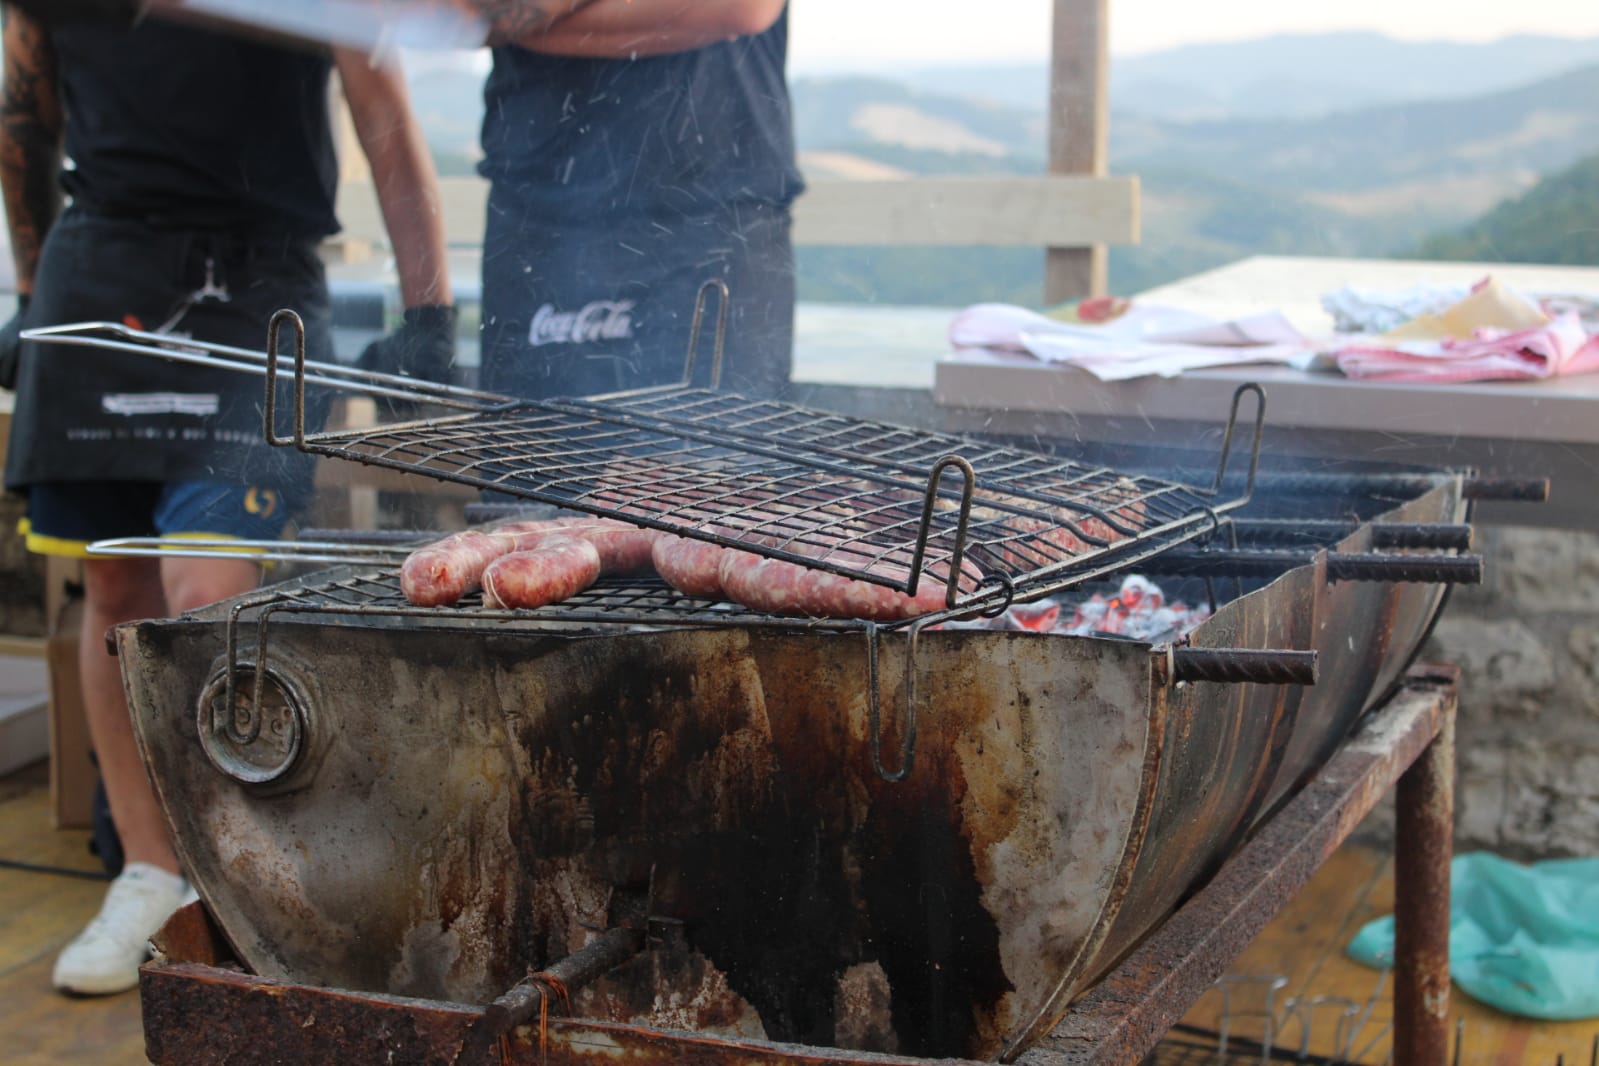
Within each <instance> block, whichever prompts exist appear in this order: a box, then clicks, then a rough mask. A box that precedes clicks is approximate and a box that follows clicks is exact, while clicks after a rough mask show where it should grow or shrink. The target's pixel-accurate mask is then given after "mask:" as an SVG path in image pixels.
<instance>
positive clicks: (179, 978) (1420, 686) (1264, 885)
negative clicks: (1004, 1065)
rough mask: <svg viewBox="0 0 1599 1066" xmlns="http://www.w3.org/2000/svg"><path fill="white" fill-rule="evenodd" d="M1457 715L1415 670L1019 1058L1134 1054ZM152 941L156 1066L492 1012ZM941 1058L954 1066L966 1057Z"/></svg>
mask: <svg viewBox="0 0 1599 1066" xmlns="http://www.w3.org/2000/svg"><path fill="white" fill-rule="evenodd" d="M1454 706H1455V704H1454V688H1453V676H1452V674H1450V673H1449V672H1446V671H1444V672H1440V671H1437V670H1417V671H1415V672H1413V674H1412V675H1411V678H1410V680H1409V682H1408V683H1407V686H1406V688H1405V689H1403V690H1402V691H1401V693H1400V695H1399V696H1398V697H1396V698H1395V699H1394V700H1393V701H1392V702H1391V703H1390V704H1389V705H1388V706H1386V707H1384V708H1383V709H1382V710H1381V711H1380V712H1378V713H1377V714H1375V715H1374V716H1373V717H1372V718H1371V719H1370V720H1369V721H1367V722H1366V723H1365V725H1364V727H1363V728H1362V729H1361V730H1360V731H1359V732H1358V733H1357V734H1356V735H1355V736H1354V737H1353V738H1352V739H1351V740H1350V741H1349V742H1348V744H1347V745H1346V746H1345V747H1344V748H1343V749H1342V750H1341V751H1340V752H1339V754H1338V755H1337V756H1336V757H1335V758H1334V759H1333V760H1331V761H1330V762H1329V763H1328V765H1327V766H1326V767H1324V768H1323V769H1322V770H1321V772H1320V773H1318V774H1317V775H1316V776H1315V778H1314V779H1313V780H1312V781H1311V782H1310V783H1309V784H1308V785H1307V786H1306V787H1305V788H1304V790H1302V791H1301V792H1300V793H1299V794H1298V795H1297V796H1295V797H1294V798H1293V799H1292V800H1291V801H1289V803H1288V804H1286V805H1285V806H1284V807H1283V809H1282V810H1281V811H1279V812H1278V813H1277V814H1276V815H1275V816H1273V817H1272V818H1271V819H1270V820H1268V821H1267V822H1266V823H1264V824H1263V825H1262V827H1261V828H1260V830H1259V831H1258V832H1257V833H1256V834H1255V836H1254V837H1253V838H1252V839H1251V840H1250V842H1249V843H1248V844H1246V845H1245V846H1244V848H1242V849H1241V850H1240V851H1239V852H1238V853H1237V854H1236V855H1234V856H1233V858H1231V859H1230V860H1229V861H1228V862H1227V863H1226V864H1225V865H1224V866H1223V867H1222V868H1221V870H1220V872H1219V873H1218V874H1217V875H1216V876H1215V877H1214V878H1213V879H1212V880H1211V881H1210V882H1209V883H1208V884H1207V885H1205V886H1204V888H1203V889H1201V890H1200V891H1199V892H1198V893H1197V894H1196V895H1195V896H1194V897H1193V899H1191V900H1190V901H1189V902H1188V903H1187V904H1185V905H1184V906H1183V907H1182V908H1181V909H1180V910H1179V911H1178V912H1177V914H1176V915H1174V916H1173V917H1172V918H1170V919H1169V920H1168V921H1167V922H1166V923H1164V924H1163V925H1162V927H1161V928H1159V929H1158V930H1157V931H1156V932H1155V933H1154V934H1153V935H1151V936H1150V937H1149V938H1148V939H1146V940H1145V941H1144V942H1143V943H1142V944H1141V945H1140V946H1139V947H1138V949H1137V950H1136V951H1135V952H1133V953H1132V954H1131V955H1130V956H1128V958H1127V959H1126V960H1125V961H1124V962H1123V963H1122V964H1121V965H1120V966H1118V967H1117V968H1116V969H1115V970H1114V971H1113V972H1112V973H1111V974H1110V975H1109V976H1108V977H1107V978H1106V979H1105V980H1104V981H1103V982H1101V983H1100V984H1099V985H1098V986H1096V987H1094V988H1093V989H1091V990H1090V991H1089V992H1088V993H1087V994H1086V995H1084V996H1083V997H1082V998H1081V999H1080V1000H1079V1001H1078V1002H1077V1003H1076V1004H1074V1005H1073V1007H1072V1008H1071V1010H1070V1011H1069V1013H1068V1014H1067V1015H1066V1017H1065V1018H1064V1019H1063V1020H1062V1021H1061V1023H1060V1024H1059V1025H1058V1026H1057V1027H1056V1028H1055V1030H1054V1031H1053V1032H1051V1033H1050V1034H1048V1035H1047V1036H1046V1037H1045V1038H1044V1039H1043V1040H1041V1041H1039V1042H1038V1044H1037V1045H1036V1046H1034V1047H1033V1048H1031V1049H1030V1050H1028V1051H1027V1052H1026V1053H1025V1054H1023V1055H1022V1056H1021V1057H1020V1059H1019V1061H1020V1062H1022V1063H1025V1064H1028V1066H1057V1064H1059V1066H1064V1064H1067V1063H1074V1064H1075V1063H1122V1062H1130V1061H1135V1060H1136V1059H1137V1058H1138V1057H1139V1056H1140V1055H1141V1054H1142V1053H1144V1052H1145V1051H1147V1050H1148V1049H1149V1048H1150V1047H1152V1046H1153V1044H1154V1042H1155V1041H1156V1040H1158V1039H1159V1037H1160V1035H1161V1034H1162V1033H1164V1032H1165V1030H1166V1029H1167V1028H1168V1027H1169V1025H1170V1024H1171V1023H1172V1022H1174V1021H1175V1020H1176V1019H1177V1018H1178V1017H1180V1016H1181V1014H1182V1013H1183V1011H1184V1010H1185V1009H1186V1008H1187V1006H1188V1004H1189V1003H1191V1002H1192V1000H1193V999H1194V998H1197V996H1198V995H1199V994H1200V993H1201V992H1203V991H1204V989H1205V988H1207V987H1209V984H1210V983H1211V982H1212V981H1213V980H1214V979H1215V977H1216V976H1218V975H1219V974H1220V973H1221V972H1222V971H1223V970H1224V969H1225V966H1226V964H1227V962H1228V961H1230V960H1231V959H1232V958H1233V957H1235V956H1236V954H1237V953H1238V951H1240V950H1241V949H1242V948H1243V946H1244V945H1245V944H1247V942H1248V941H1249V939H1250V938H1252V937H1253V936H1254V935H1255V933H1257V932H1258V931H1259V929H1260V928H1261V927H1262V926H1263V925H1264V924H1265V923H1266V921H1268V920H1269V918H1270V917H1271V915H1272V914H1273V913H1274V912H1275V911H1276V910H1277V909H1278V907H1279V906H1280V905H1281V904H1282V903H1283V902H1284V901H1285V900H1286V899H1287V898H1288V897H1289V896H1291V895H1292V894H1293V893H1294V892H1295V891H1296V890H1297V889H1298V888H1299V887H1301V886H1302V885H1303V883H1304V882H1305V881H1306V880H1307V879H1308V878H1309V876H1310V875H1311V873H1312V872H1313V871H1314V869H1315V868H1316V866H1317V865H1319V864H1320V862H1322V861H1323V860H1324V859H1325V858H1326V856H1327V855H1329V854H1331V852H1332V851H1333V850H1334V849H1335V848H1336V847H1337V846H1338V843H1339V842H1340V841H1341V840H1342V839H1344V837H1345V836H1347V834H1348V833H1349V832H1350V831H1351V830H1352V829H1353V828H1354V826H1355V825H1357V824H1358V823H1359V821H1360V819H1361V818H1362V817H1363V816H1364V814H1365V813H1366V812H1367V811H1368V810H1369V809H1370V807H1371V806H1372V805H1373V804H1374V803H1375V802H1376V800H1377V799H1378V798H1379V797H1380V796H1381V795H1382V794H1383V793H1384V792H1385V791H1386V790H1387V789H1388V788H1389V787H1390V786H1391V785H1392V784H1393V782H1394V781H1395V779H1396V778H1398V777H1399V775H1400V774H1401V773H1402V772H1404V771H1405V768H1406V766H1407V765H1412V764H1414V765H1415V766H1416V767H1417V768H1418V769H1422V768H1423V767H1425V766H1426V764H1427V761H1428V760H1432V761H1434V762H1436V763H1437V765H1435V766H1433V767H1432V768H1431V769H1422V772H1423V773H1432V772H1436V771H1438V770H1441V769H1444V768H1446V763H1444V762H1443V761H1442V758H1443V757H1442V756H1441V755H1440V753H1441V752H1443V751H1446V750H1447V749H1448V744H1449V738H1450V731H1449V726H1450V723H1451V722H1452V718H1453V713H1454ZM1435 737H1436V738H1437V739H1436V740H1435V739H1434V738H1435ZM1418 759H1419V760H1422V761H1420V762H1418V761H1417V760H1418ZM1414 772H1415V771H1412V773H1414ZM1434 798H1436V797H1434ZM1444 864H1445V866H1446V867H1447V858H1445V859H1444ZM1403 876H1404V874H1403V871H1401V877H1403ZM1401 884H1402V882H1401ZM1401 890H1402V891H1403V889H1401ZM156 943H157V947H158V953H157V956H156V958H155V960H154V961H152V962H151V963H150V964H148V965H146V966H145V967H144V969H143V971H142V972H141V993H142V995H141V999H142V1003H143V1007H144V1012H145V1031H146V1034H147V1049H148V1052H149V1054H150V1058H151V1060H152V1061H153V1062H155V1063H157V1064H160V1066H179V1064H182V1066H195V1064H210V1063H243V1064H247V1066H253V1064H255V1063H263V1064H265V1063H278V1062H285V1061H292V1062H337V1061H346V1062H383V1061H394V1062H406V1063H417V1064H432V1063H440V1064H443V1063H448V1062H450V1061H452V1059H453V1058H454V1055H455V1052H456V1049H457V1048H459V1047H460V1046H461V1043H462V1040H463V1038H464V1037H465V1036H466V1034H467V1031H468V1028H469V1027H470V1026H472V1025H473V1024H474V1023H476V1022H477V1021H478V1019H480V1018H481V1017H482V1016H483V1012H482V1011H480V1010H476V1009H470V1008H465V1007H461V1006H459V1005H457V1004H450V1003H439V1002H430V1001H426V1000H417V999H405V998H401V997H394V996H382V995H360V994H352V993H348V992H343V991H340V990H336V989H327V988H312V987H306V986H300V985H292V984H287V983H283V982H275V981H269V980H265V979H262V978H259V977H254V976H250V975H246V974H242V973H238V972H235V971H230V970H228V969H224V968H221V967H223V966H227V965H230V963H229V962H228V954H227V949H226V947H225V946H224V945H222V944H221V943H220V941H219V940H218V939H217V938H216V936H215V932H214V930H213V929H212V928H211V927H210V926H209V924H208V923H207V921H206V919H205V914H204V912H203V910H202V909H201V908H200V907H199V906H198V905H193V906H190V907H188V908H185V909H184V910H183V911H180V912H179V913H178V914H177V915H175V916H174V917H173V918H172V919H171V920H170V921H169V923H168V925H167V926H166V927H165V928H164V929H163V930H162V931H161V933H159V934H158V935H157V937H156ZM1445 943H1447V941H1445ZM1401 965H1403V962H1402V963H1401ZM1402 981H1403V978H1401V982H1402ZM1396 1016H1397V1017H1398V1018H1399V1023H1398V1024H1399V1027H1400V1031H1399V1032H1398V1033H1396V1047H1403V1046H1405V1045H1404V1044H1403V1043H1402V1042H1403V1041H1404V1040H1406V1039H1408V1037H1407V1036H1406V1034H1405V1032H1404V1027H1405V1026H1406V1025H1407V1016H1406V1014H1405V1013H1403V1011H1402V1010H1399V1009H1398V1008H1396ZM1439 1046H1440V1047H1441V1046H1442V1045H1441V1044H1440V1045H1439ZM498 1050H500V1051H501V1052H502V1054H503V1058H502V1059H501V1060H500V1061H502V1062H504V1063H506V1064H516V1066H533V1064H535V1063H537V1064H541V1066H543V1064H554V1066H568V1064H570V1066H588V1064H596V1066H597V1064H601V1063H606V1064H614V1063H617V1062H625V1063H628V1064H633V1066H655V1064H660V1066H668V1064H677V1063H683V1062H695V1063H702V1064H706V1066H824V1064H849V1066H925V1064H926V1061H927V1060H925V1059H921V1058H911V1057H906V1056H904V1055H898V1054H873V1055H869V1056H868V1055H861V1054H858V1053H852V1052H849V1051H840V1050H833V1049H828V1048H819V1047H813V1046H804V1045H796V1044H783V1043H774V1042H770V1041H765V1040H752V1039H717V1038H713V1037H707V1036H702V1035H697V1034H692V1033H683V1032H665V1031H661V1030H660V1029H654V1028H648V1027H641V1026H627V1025H617V1024H606V1023H602V1022H593V1021H586V1020H570V1021H568V1020H555V1019H551V1020H549V1022H548V1024H547V1026H544V1027H541V1026H539V1025H537V1024H530V1025H524V1026H521V1027H519V1028H516V1029H514V1030H513V1031H511V1032H509V1033H507V1034H506V1039H505V1040H504V1041H503V1042H501V1043H500V1044H499V1045H498ZM1401 1054H1403V1052H1401ZM944 1061H947V1062H950V1063H951V1066H960V1064H961V1063H962V1062H963V1061H964V1060H944ZM1401 1061H1407V1062H1410V1061H1417V1062H1442V1061H1443V1059H1442V1058H1441V1057H1439V1058H1426V1059H1411V1058H1405V1059H1401Z"/></svg>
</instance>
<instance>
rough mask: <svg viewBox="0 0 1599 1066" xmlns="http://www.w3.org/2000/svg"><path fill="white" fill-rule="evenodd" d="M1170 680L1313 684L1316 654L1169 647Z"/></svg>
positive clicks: (1246, 649)
mask: <svg viewBox="0 0 1599 1066" xmlns="http://www.w3.org/2000/svg"><path fill="white" fill-rule="evenodd" d="M1172 680H1173V681H1221V682H1234V683H1242V682H1253V683H1254V684H1257V685H1314V684H1315V683H1316V653H1315V652H1313V651H1256V650H1251V649H1248V648H1173V649H1172Z"/></svg>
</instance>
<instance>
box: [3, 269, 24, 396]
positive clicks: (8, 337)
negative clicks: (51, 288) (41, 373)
mask: <svg viewBox="0 0 1599 1066" xmlns="http://www.w3.org/2000/svg"><path fill="white" fill-rule="evenodd" d="M28 300H29V296H28V294H27V293H25V292H24V293H18V294H17V313H16V314H14V315H12V316H11V321H9V322H7V323H6V324H5V325H3V326H0V389H14V388H16V387H17V362H18V360H19V359H21V357H22V316H23V315H24V314H26V313H27V310H28Z"/></svg>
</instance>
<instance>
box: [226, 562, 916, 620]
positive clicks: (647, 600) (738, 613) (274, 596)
mask: <svg viewBox="0 0 1599 1066" xmlns="http://www.w3.org/2000/svg"><path fill="white" fill-rule="evenodd" d="M204 610H205V609H202V613H203V611H204ZM296 614H306V615H328V614H336V615H349V616H355V617H404V618H411V619H419V620H423V621H433V622H438V623H441V624H444V625H460V624H466V625H470V626H473V627H476V626H480V625H481V624H483V623H485V622H501V623H506V622H519V621H530V620H537V621H544V622H551V621H553V622H562V623H599V624H606V625H618V624H622V625H649V626H668V625H693V626H703V625H725V626H752V625H765V626H785V627H789V628H793V627H796V626H802V627H805V628H826V629H856V630H859V629H865V628H867V627H868V626H869V625H870V623H865V622H856V621H847V620H831V619H798V618H775V617H773V616H771V615H766V614H759V613H756V612H752V611H749V610H746V609H745V608H742V607H739V606H738V605H737V604H732V603H724V602H721V601H714V600H699V599H694V598H692V597H688V596H684V595H683V594H682V593H680V592H678V591H677V590H676V589H674V588H672V587H671V586H670V585H668V584H666V583H665V582H664V581H661V580H659V579H656V578H644V577H638V578H609V577H607V578H601V579H600V580H599V581H597V582H596V583H595V584H594V585H592V586H591V587H589V588H588V589H585V590H584V591H582V592H579V593H577V594H575V595H573V596H569V597H567V598H566V599H565V600H562V601H561V602H560V603H557V604H551V605H549V606H548V607H541V608H537V609H533V610H521V609H518V610H512V609H505V608H490V607H485V606H484V605H483V594H482V592H481V591H474V592H471V593H468V594H467V595H466V596H464V597H462V599H461V600H460V602H459V603H456V604H452V605H450V606H448V607H418V606H416V605H415V604H412V603H410V602H408V601H407V600H406V599H405V596H404V594H403V593H402V592H401V591H400V577H399V571H398V570H397V569H394V568H391V567H383V568H372V569H368V568H364V567H359V568H357V567H347V568H342V569H340V570H338V571H334V572H333V574H332V576H329V575H328V574H327V573H323V574H318V575H313V579H311V580H307V581H305V582H299V583H296V582H287V583H283V584H278V585H272V586H269V587H268V588H265V589H262V590H260V591H259V592H256V593H253V594H250V595H247V596H245V597H242V598H241V599H239V600H236V601H233V603H232V605H231V607H230V621H231V624H232V626H237V625H239V624H241V623H244V622H247V621H255V622H258V623H261V624H262V625H263V626H264V624H265V622H266V621H267V619H268V618H269V617H270V616H273V615H296ZM878 628H884V629H886V628H890V627H888V626H881V627H878Z"/></svg>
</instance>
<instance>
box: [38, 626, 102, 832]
mask: <svg viewBox="0 0 1599 1066" xmlns="http://www.w3.org/2000/svg"><path fill="white" fill-rule="evenodd" d="M82 621H83V601H82V600H79V599H68V600H67V601H66V602H65V603H64V605H63V606H62V607H61V609H60V612H59V613H58V614H57V615H56V621H55V626H54V627H53V628H52V630H51V632H50V639H49V642H48V644H47V647H46V651H45V659H46V661H47V662H48V664H49V667H50V802H51V807H52V810H53V812H54V817H55V827H56V828H57V829H88V828H89V827H90V825H91V824H92V823H93V821H94V786H95V784H96V782H98V781H99V779H100V772H99V771H98V770H96V769H95V768H94V764H93V763H92V762H90V761H89V751H90V748H91V746H92V745H91V744H90V741H89V723H88V720H87V719H86V718H85V717H84V713H83V686H82V684H81V683H80V679H79V676H78V630H79V628H80V626H81V625H82Z"/></svg>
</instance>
